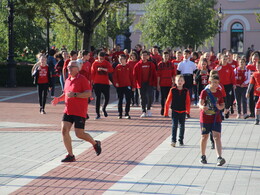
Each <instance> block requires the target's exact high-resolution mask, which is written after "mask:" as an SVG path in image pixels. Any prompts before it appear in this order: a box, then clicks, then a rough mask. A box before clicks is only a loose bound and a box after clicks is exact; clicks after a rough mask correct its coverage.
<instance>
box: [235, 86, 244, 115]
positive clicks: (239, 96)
mask: <svg viewBox="0 0 260 195" xmlns="http://www.w3.org/2000/svg"><path fill="white" fill-rule="evenodd" d="M246 90H247V88H246V87H239V86H237V87H236V90H235V92H236V93H235V94H236V101H237V112H238V114H241V103H242V105H243V114H246V113H247V99H246Z"/></svg>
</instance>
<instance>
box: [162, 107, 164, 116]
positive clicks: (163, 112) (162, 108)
mask: <svg viewBox="0 0 260 195" xmlns="http://www.w3.org/2000/svg"><path fill="white" fill-rule="evenodd" d="M163 114H164V109H163V108H162V109H161V115H162V116H163Z"/></svg>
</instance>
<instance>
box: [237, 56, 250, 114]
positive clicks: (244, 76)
mask: <svg viewBox="0 0 260 195" xmlns="http://www.w3.org/2000/svg"><path fill="white" fill-rule="evenodd" d="M234 72H235V77H236V89H235V92H236V93H235V95H236V102H237V112H238V114H237V119H239V118H240V117H241V103H242V104H243V114H244V119H246V118H248V117H249V116H248V115H247V99H246V90H247V86H248V83H249V80H250V74H251V72H250V70H248V69H247V68H246V60H245V59H244V58H242V59H240V60H239V66H238V67H237V68H236V69H235V70H234Z"/></svg>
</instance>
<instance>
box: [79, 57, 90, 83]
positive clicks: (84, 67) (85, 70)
mask: <svg viewBox="0 0 260 195" xmlns="http://www.w3.org/2000/svg"><path fill="white" fill-rule="evenodd" d="M79 73H80V74H82V75H84V76H85V77H86V78H87V79H88V80H89V81H90V80H91V64H90V62H89V61H86V62H84V63H83V64H82V67H81V70H80V71H79Z"/></svg>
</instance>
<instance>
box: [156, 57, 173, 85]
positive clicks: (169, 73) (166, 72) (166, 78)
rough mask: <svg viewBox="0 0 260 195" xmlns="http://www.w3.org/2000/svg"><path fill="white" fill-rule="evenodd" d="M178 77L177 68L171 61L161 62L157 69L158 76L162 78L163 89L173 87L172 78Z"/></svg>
mask: <svg viewBox="0 0 260 195" xmlns="http://www.w3.org/2000/svg"><path fill="white" fill-rule="evenodd" d="M175 75H176V68H175V66H174V65H173V63H172V62H171V61H170V60H169V61H168V62H163V61H161V62H159V64H158V68H157V76H158V77H160V83H159V84H160V86H161V87H171V86H172V77H173V76H175Z"/></svg>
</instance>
